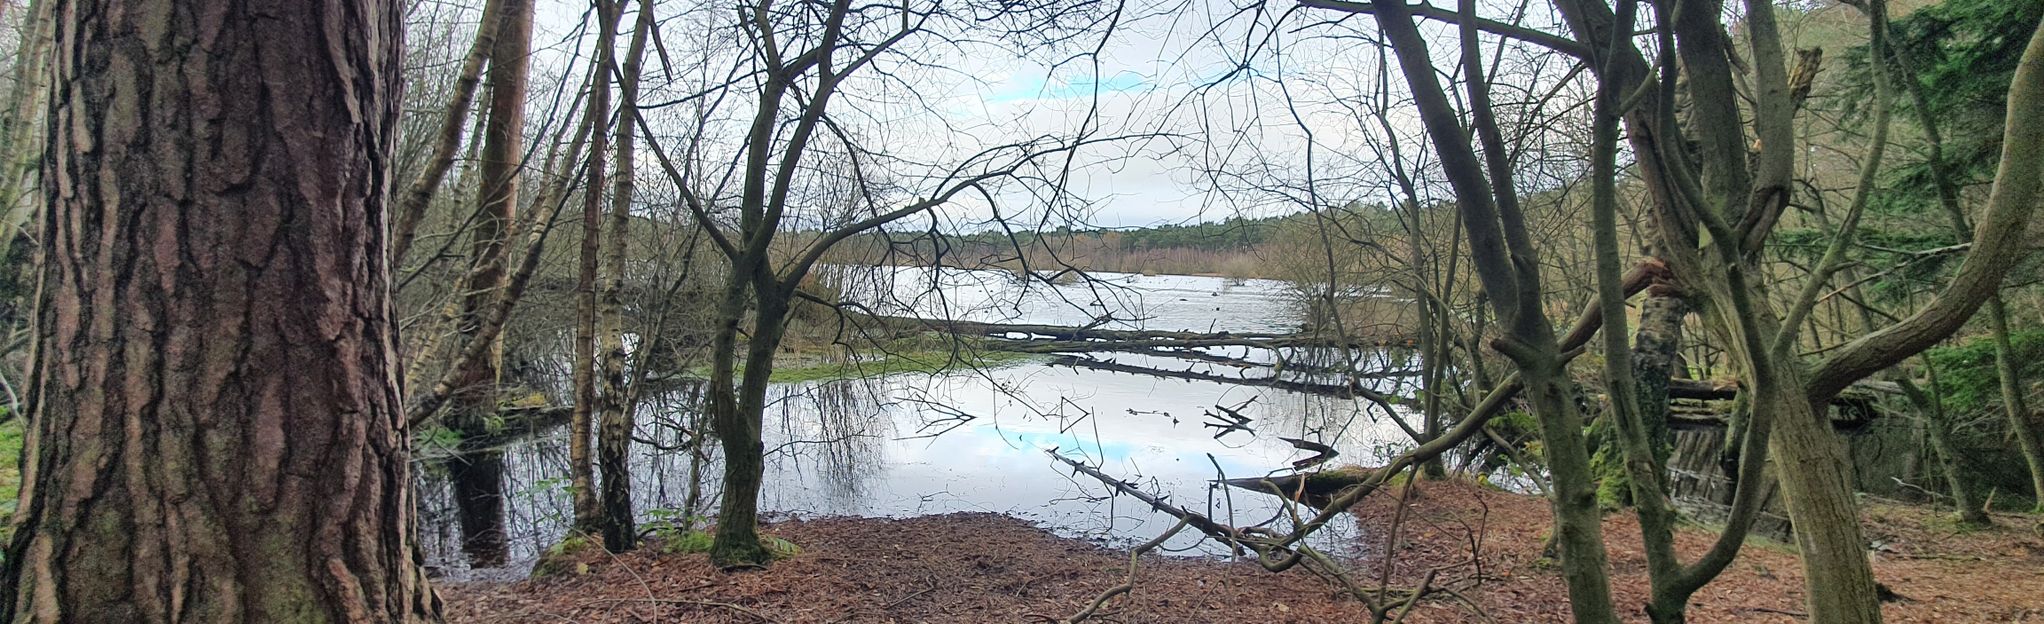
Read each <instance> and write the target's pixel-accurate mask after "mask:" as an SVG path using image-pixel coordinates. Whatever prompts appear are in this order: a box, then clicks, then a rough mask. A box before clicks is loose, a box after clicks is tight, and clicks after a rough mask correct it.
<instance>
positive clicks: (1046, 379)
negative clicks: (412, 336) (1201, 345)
mask: <svg viewBox="0 0 2044 624" xmlns="http://www.w3.org/2000/svg"><path fill="white" fill-rule="evenodd" d="M840 271H843V272H842V273H840V274H839V275H838V276H837V279H839V280H841V283H846V284H854V283H855V284H861V286H859V287H848V288H844V289H843V291H844V293H845V296H846V297H848V298H852V299H856V300H860V301H862V302H864V303H867V304H868V305H870V306H872V307H873V308H874V309H876V310H878V311H880V312H882V313H887V314H900V315H907V316H920V317H925V318H950V319H961V320H973V321H982V322H1006V323H1025V324H1054V325H1084V324H1087V323H1094V322H1096V321H1098V320H1099V319H1101V317H1103V316H1105V317H1109V318H1110V319H1111V320H1107V321H1105V322H1102V323H1100V324H1101V326H1102V327H1111V328H1123V329H1152V330H1196V331H1229V332H1289V331H1292V330H1294V329H1295V328H1296V327H1297V325H1298V321H1297V316H1298V315H1297V313H1296V312H1295V311H1294V310H1295V306H1294V304H1293V303H1292V301H1293V299H1294V296H1293V295H1292V293H1291V292H1290V290H1289V286H1288V285H1286V284H1285V283H1282V282H1274V281H1269V280H1239V279H1228V278H1219V277H1199V276H1179V275H1159V276H1145V275H1130V274H1112V273H1102V274H1094V275H1092V276H1091V279H1088V280H1080V281H1076V282H1060V283H1055V284H1051V283H1046V282H1045V281H1043V280H1031V281H1029V282H1028V283H1023V282H1022V281H1021V280H1019V279H1017V278H1016V277H1015V275H1014V274H1011V273H1004V272H998V271H966V270H951V269H947V270H944V271H941V272H939V271H932V270H929V269H915V268H887V267H882V268H860V269H841V270H840ZM853 271H856V272H857V273H852V272H853ZM1200 353H1201V354H1202V356H1199V357H1196V358H1188V357H1171V356H1167V355H1153V354H1150V353H1143V354H1131V353H1115V354H1108V353H1089V354H1083V357H1084V358H1086V360H1087V361H1089V362H1110V363H1115V364H1123V365H1134V366H1142V367H1148V368H1157V369H1165V370H1172V371H1187V372H1194V373H1200V374H1204V375H1208V376H1211V377H1220V378H1256V377H1268V376H1270V375H1274V374H1275V375H1284V376H1286V378H1288V379H1300V380H1321V381H1326V380H1327V379H1328V377H1329V375H1328V374H1327V373H1326V372H1325V370H1324V368H1322V367H1317V366H1313V365H1312V364H1321V365H1325V364H1327V363H1329V362H1328V360H1341V359H1344V358H1346V359H1349V360H1351V361H1355V363H1354V364H1352V365H1351V366H1352V367H1353V368H1356V369H1358V370H1379V371H1382V370H1398V369H1401V368H1405V367H1406V364H1405V363H1404V362H1403V360H1402V359H1401V358H1403V357H1404V355H1403V353H1402V352H1400V351H1383V350H1371V351H1366V352H1342V353H1329V352H1327V350H1305V349H1299V350H1287V352H1285V353H1273V352H1269V351H1268V350H1263V349H1252V348H1246V347H1217V348H1208V349H1201V350H1200ZM1279 359H1284V360H1286V361H1288V362H1297V364H1294V365H1292V366H1291V367H1290V368H1291V370H1289V371H1286V370H1273V369H1272V368H1271V367H1268V366H1257V365H1256V364H1257V363H1265V364H1267V363H1270V362H1273V361H1276V360H1279ZM1316 360H1317V362H1316ZM1336 363H1338V362H1336ZM1410 381H1412V380H1409V379H1401V378H1400V377H1396V376H1387V377H1367V378H1358V379H1356V380H1354V382H1355V383H1359V384H1362V385H1363V387H1367V388H1370V389H1373V390H1377V391H1379V392H1384V393H1390V394H1399V395H1409V394H1410V393H1411V392H1410V389H1409V388H1404V387H1402V386H1401V384H1403V383H1408V382H1410ZM770 397H771V404H770V406H769V407H768V409H767V412H766V415H765V422H764V431H763V434H764V438H765V445H766V448H767V449H768V453H767V458H766V459H767V469H766V480H765V483H766V485H765V489H764V491H762V493H761V498H760V504H761V508H762V512H765V513H766V515H767V517H769V518H787V517H817V516H868V517H901V516H914V515H923V514H941V513H949V512H959V511H975V512H997V513H1004V514H1009V515H1012V516H1015V517H1018V518H1022V519H1026V520H1029V521H1032V522H1034V523H1036V524H1038V525H1039V526H1042V527H1044V528H1045V529H1047V530H1049V531H1051V532H1053V533H1056V534H1058V535H1062V536H1067V537H1073V538H1080V539H1086V540H1092V541H1095V542H1098V543H1101V544H1103V545H1107V546H1114V547H1122V546H1129V545H1133V544H1136V543H1140V542H1143V541H1147V540H1148V539H1150V538H1152V537H1154V536H1155V535H1156V534H1157V533H1159V532H1161V531H1163V530H1164V529H1167V528H1169V527H1170V526H1171V524H1172V522H1173V520H1174V519H1173V518H1171V517H1169V516H1166V515H1163V514H1160V513H1157V512H1154V511H1152V510H1151V509H1149V508H1148V506H1146V505H1144V504H1143V503H1141V502H1139V501H1135V500H1133V499H1131V498H1127V497H1116V496H1111V495H1110V492H1109V490H1107V489H1106V488H1105V486H1103V485H1102V484H1100V483H1099V482H1097V481H1095V480H1093V479H1091V478H1089V477H1086V476H1084V475H1076V474H1074V473H1073V472H1072V471H1071V470H1070V468H1069V467H1066V466H1064V465H1062V464H1061V463H1059V462H1057V461H1055V460H1053V459H1052V458H1050V457H1048V456H1046V455H1045V450H1046V449H1056V451H1057V452H1059V453H1062V454H1066V455H1067V456H1070V457H1073V458H1075V459H1080V460H1082V461H1085V462H1086V463H1088V464H1092V465H1095V466H1098V467H1100V468H1101V469H1102V470H1103V471H1105V472H1107V473H1108V474H1111V475H1115V476H1117V477H1120V478H1122V479H1125V480H1128V481H1132V482H1135V483H1138V484H1141V485H1142V486H1143V487H1145V488H1146V489H1148V490H1149V491H1150V492H1152V493H1155V494H1159V495H1164V496H1167V497H1168V498H1169V499H1170V500H1171V501H1173V502H1175V503H1177V504H1180V505H1183V506H1186V507H1189V508H1193V509H1198V510H1204V511H1206V512H1208V513H1209V514H1211V515H1212V516H1213V517H1215V518H1217V519H1221V520H1223V521H1230V519H1232V522H1233V523H1235V524H1238V525H1246V524H1254V523H1257V522H1262V521H1266V520H1269V519H1271V518H1273V517H1275V516H1276V515H1277V514H1279V513H1281V512H1282V508H1281V501H1279V500H1278V499H1276V498H1275V497H1271V496H1265V495H1259V494H1254V493H1250V492H1245V491H1240V490H1234V491H1232V492H1231V491H1229V490H1228V489H1226V488H1217V487H1215V486H1213V484H1212V481H1213V480H1214V479H1216V478H1219V477H1220V476H1222V475H1225V476H1227V477H1242V476H1256V475H1264V474H1271V473H1281V472H1289V470H1290V464H1291V462H1292V461H1293V460H1297V459H1301V458H1305V457H1309V456H1311V455H1312V453H1311V452H1308V451H1301V450H1298V449H1296V448H1294V447H1293V446H1292V445H1291V444H1290V443H1288V442H1285V441H1283V440H1280V439H1279V438H1281V437H1286V438H1302V439H1306V440H1313V441H1317V442H1321V443H1324V444H1327V445H1329V446H1332V447H1334V448H1335V449H1337V450H1338V451H1339V452H1340V457H1339V458H1337V459H1336V460H1334V462H1333V464H1350V463H1360V464H1366V465H1367V464H1376V463H1380V462H1381V461H1382V460H1383V459H1385V458H1388V457H1389V456H1390V455H1392V454H1394V453H1395V452H1396V451H1397V450H1399V448H1400V446H1401V445H1406V444H1409V441H1408V440H1407V438H1406V437H1405V435H1404V434H1403V433H1401V432H1400V430H1399V429H1398V428H1397V427H1396V426H1395V425H1393V424H1392V423H1390V422H1389V421H1387V420H1386V419H1385V418H1384V414H1383V408H1382V407H1381V406H1378V405H1376V404H1374V403H1371V402H1369V401H1364V400H1361V399H1353V398H1344V397H1341V396H1336V395H1332V394H1329V393H1307V392H1298V391H1291V390H1281V389H1275V388H1267V387H1254V386H1246V385H1240V384H1235V383H1227V382H1225V381H1217V380H1207V379H1198V380H1195V379H1182V378H1170V377H1159V376H1153V375H1141V374H1131V373H1125V372H1112V371H1106V370H1098V369H1096V368H1088V367H1085V366H1072V365H1069V364H1067V363H1064V362H1059V361H1052V360H1049V359H1033V360H1028V361H1023V362H1019V363H1013V364H1010V365H1005V366H1001V367H998V368H992V369H987V370H954V371H946V372H939V373H901V374H893V375H887V376H882V377H878V378H866V379H847V380H834V381H822V382H805V383H791V384H777V385H776V386H775V387H773V388H772V390H771V394H770ZM693 409H694V400H693V393H691V392H688V391H686V390H685V389H683V390H676V391H672V392H666V393H661V394H658V395H654V396H649V397H647V398H646V399H644V400H643V401H642V404H641V405H640V408H639V415H638V423H639V431H640V434H641V435H642V436H644V437H646V438H648V439H645V440H642V443H641V444H638V445H637V446H636V447H635V449H634V458H633V462H634V463H633V471H634V479H633V488H634V503H635V504H636V505H637V506H638V508H639V510H640V514H641V516H642V518H643V519H645V520H652V519H665V518H675V517H679V516H681V515H685V514H686V513H687V512H686V511H684V510H683V507H684V506H685V504H686V502H687V498H688V493H689V490H690V487H689V484H690V483H691V478H690V474H691V470H692V464H694V466H693V468H694V469H695V471H696V472H697V479H698V480H699V482H700V483H702V484H704V485H703V491H704V493H703V495H702V498H703V501H704V502H703V503H702V506H703V507H705V508H706V509H703V510H698V511H699V512H701V513H713V512H714V508H715V505H714V500H715V498H714V493H715V490H716V487H717V484H718V483H719V474H718V471H719V466H720V464H719V461H718V458H717V456H716V455H717V447H716V445H715V444H708V445H705V449H704V450H705V455H704V457H702V458H701V459H700V461H691V457H690V456H689V454H688V453H687V452H686V451H679V450H670V449H671V447H672V446H673V445H674V444H675V443H676V442H677V439H678V438H679V435H678V434H677V433H675V432H674V431H673V430H672V428H671V427H662V426H659V425H658V424H656V421H661V420H665V421H667V422H687V420H688V418H690V416H689V414H690V413H691V410H693ZM1231 412H1232V413H1234V414H1240V415H1241V416H1245V417H1247V418H1248V419H1249V421H1248V422H1247V423H1246V428H1241V427H1238V428H1227V429H1224V428H1222V427H1219V426H1215V425H1222V424H1226V423H1227V422H1230V421H1232V419H1229V418H1227V415H1228V414H1229V413H1231ZM503 451H504V485H503V491H504V492H505V532H506V538H507V541H508V545H509V550H510V560H511V563H510V565H509V566H507V568H506V570H505V572H504V573H506V574H508V573H511V572H516V573H521V574H522V573H523V571H524V570H525V569H526V567H528V566H529V564H530V561H531V560H532V559H533V558H534V557H536V556H537V554H538V553H539V551H540V549H542V548H544V547H545V546H546V545H547V544H550V543H552V542H554V541H557V540H559V539H560V538H561V536H562V535H563V534H564V531H565V529H566V527H567V525H568V524H569V520H570V518H571V517H572V509H571V505H570V500H569V496H568V494H567V492H566V490H565V488H564V486H565V485H566V475H567V467H568V462H567V435H566V431H565V429H564V428H563V429H560V430H556V431H553V432H551V433H549V434H546V435H541V436H537V437H529V438H526V439H523V440H520V441H517V442H514V443H511V444H509V445H507V446H506V447H504V449H503ZM420 472H422V473H425V474H423V475H422V476H421V478H420V481H421V486H422V487H421V488H420V499H421V503H420V508H421V517H422V525H423V527H424V528H423V531H422V533H423V536H422V537H423V542H424V546H425V549H426V552H427V556H428V559H429V563H432V564H434V565H435V566H437V567H439V568H440V569H442V570H443V571H444V572H447V573H464V572H463V570H465V568H466V567H467V564H466V562H465V561H464V560H463V557H462V554H461V553H462V550H461V548H460V542H461V540H460V530H459V524H458V522H457V521H456V517H457V514H456V513H455V505H454V502H453V496H452V494H451V491H450V490H451V488H450V487H449V485H448V484H447V483H446V479H445V478H444V477H443V476H440V474H439V471H437V470H435V469H430V468H425V467H422V470H421V471H420ZM1310 511H1311V510H1304V511H1303V512H1302V513H1308V514H1310ZM1345 518H1346V517H1344V520H1341V521H1338V522H1337V523H1336V524H1335V525H1332V526H1330V527H1329V528H1328V530H1324V531H1322V532H1321V533H1320V534H1318V535H1316V536H1315V542H1316V544H1317V545H1319V546H1321V547H1323V548H1325V549H1327V550H1330V551H1333V552H1343V551H1347V550H1350V545H1351V544H1353V543H1354V542H1355V538H1356V535H1355V529H1354V525H1353V524H1352V523H1349V522H1348V521H1347V520H1346V519H1345ZM642 521H643V520H642ZM1166 548H1167V549H1169V550H1172V551H1175V552H1178V553H1179V554H1184V555H1193V556H1223V555H1225V554H1226V552H1225V549H1222V548H1220V547H1218V546H1216V545H1214V544H1212V543H1211V542H1204V541H1202V540H1201V539H1200V537H1199V536H1198V535H1197V534H1196V533H1195V532H1191V531H1187V532H1184V533H1181V534H1180V535H1179V536H1178V537H1176V538H1175V539H1174V540H1173V541H1172V542H1170V543H1168V544H1166ZM477 572H478V573H482V572H485V571H477Z"/></svg>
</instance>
